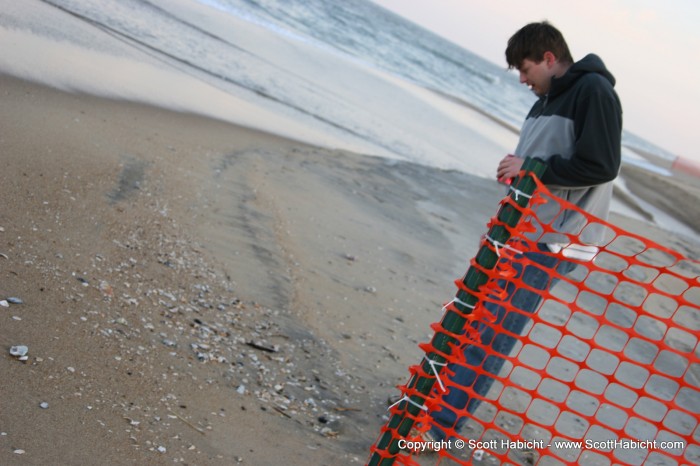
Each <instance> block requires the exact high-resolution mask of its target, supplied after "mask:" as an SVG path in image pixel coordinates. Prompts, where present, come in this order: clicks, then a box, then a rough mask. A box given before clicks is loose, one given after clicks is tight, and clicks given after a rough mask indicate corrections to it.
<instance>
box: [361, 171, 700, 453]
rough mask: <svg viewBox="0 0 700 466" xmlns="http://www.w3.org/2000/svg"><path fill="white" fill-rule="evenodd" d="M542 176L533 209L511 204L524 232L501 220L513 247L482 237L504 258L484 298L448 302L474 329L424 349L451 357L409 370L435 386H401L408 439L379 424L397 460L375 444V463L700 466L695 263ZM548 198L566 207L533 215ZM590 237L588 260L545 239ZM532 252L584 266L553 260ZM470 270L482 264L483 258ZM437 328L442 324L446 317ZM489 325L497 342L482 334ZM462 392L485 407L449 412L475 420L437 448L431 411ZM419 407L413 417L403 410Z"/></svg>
mask: <svg viewBox="0 0 700 466" xmlns="http://www.w3.org/2000/svg"><path fill="white" fill-rule="evenodd" d="M536 183H537V189H536V191H535V193H534V194H533V196H532V198H531V199H530V203H529V205H528V206H527V207H525V208H523V207H520V206H518V205H517V204H515V203H514V202H513V200H512V199H511V198H506V199H504V200H503V201H502V203H510V204H512V205H513V206H514V207H516V208H517V209H518V210H519V211H521V212H522V214H523V216H522V218H521V221H520V222H519V223H518V224H517V226H516V227H515V228H510V227H507V226H504V227H505V228H507V229H508V232H509V233H510V235H511V238H510V240H509V241H508V242H507V243H506V244H499V243H498V242H497V241H493V240H492V239H491V238H488V237H486V238H484V240H483V244H482V245H486V246H488V247H489V249H491V250H492V251H495V252H496V253H497V254H498V256H499V258H500V259H499V261H498V264H497V266H496V267H495V268H494V269H493V270H486V269H483V270H481V272H483V273H484V274H486V275H488V281H487V282H486V283H484V284H483V285H482V286H480V287H479V289H478V291H477V292H476V294H477V296H478V298H479V301H478V302H477V304H476V305H475V306H473V309H469V310H468V311H466V312H465V311H464V306H457V304H460V303H459V300H456V301H454V300H453V301H451V302H450V303H448V304H447V305H446V306H445V311H452V312H456V313H458V314H459V315H460V316H462V317H464V318H466V319H467V322H468V323H467V325H466V326H465V328H466V329H467V330H466V331H464V332H459V333H451V334H449V335H448V336H449V337H451V338H454V341H455V343H453V344H452V345H451V346H450V348H451V351H449V352H447V353H446V352H444V351H440V350H438V348H436V347H435V345H433V342H431V343H424V344H421V345H420V347H421V349H422V350H424V351H425V354H426V358H428V357H429V355H431V354H432V355H435V354H439V356H440V357H442V358H444V360H445V361H446V362H440V363H433V362H431V361H429V363H430V364H429V368H428V369H427V370H426V365H425V364H421V365H415V366H412V367H411V368H410V369H409V371H410V373H411V375H412V377H415V376H416V375H419V376H421V377H426V378H435V383H434V385H432V388H431V389H430V392H429V394H428V395H427V397H425V401H424V402H423V403H419V402H415V401H412V400H411V397H412V396H413V395H416V394H417V390H416V388H415V387H413V388H410V386H409V384H406V385H404V386H402V387H399V388H400V389H401V392H402V395H403V396H404V398H403V399H402V401H401V402H398V403H397V404H395V405H394V406H392V407H391V408H390V411H391V413H392V415H396V414H397V413H398V414H402V415H404V416H406V417H407V418H410V421H411V425H412V426H413V429H412V431H411V433H410V434H408V435H401V434H399V433H398V430H397V429H395V428H393V429H392V428H389V427H388V424H387V426H384V427H383V428H382V435H384V434H386V433H387V432H388V431H391V432H390V433H391V435H392V438H394V439H400V450H399V452H398V453H396V454H389V453H387V452H386V451H383V450H381V449H378V448H377V444H375V445H374V446H373V447H372V454H373V455H374V457H381V460H380V462H378V463H376V464H391V463H396V464H406V465H415V464H437V463H442V464H494V465H500V464H517V465H532V464H541V465H563V464H587V465H588V464H590V465H610V464H629V465H641V464H648V465H652V464H653V465H686V464H688V465H690V464H700V446H699V444H700V364H699V361H698V358H699V352H700V348H699V346H698V339H699V335H700V262H698V261H697V260H691V259H689V258H687V257H684V256H683V255H682V254H680V253H678V252H675V251H673V250H671V249H669V248H667V247H664V246H661V245H659V244H656V243H654V242H652V241H650V240H648V239H646V238H644V237H643V236H641V235H639V234H635V233H631V232H627V231H624V230H622V229H621V228H618V227H616V226H614V225H612V224H610V223H608V222H605V221H602V220H600V219H598V218H595V217H592V216H590V215H589V214H587V213H586V212H584V211H582V210H580V209H579V208H577V207H576V206H574V205H573V204H570V203H568V202H565V201H563V200H561V199H558V198H555V197H553V196H552V195H551V194H550V193H549V191H548V190H547V189H546V188H545V187H544V186H543V185H542V184H541V183H540V182H539V181H536ZM545 202H558V203H559V205H560V207H561V208H560V210H559V214H558V216H557V218H555V219H554V220H553V221H552V222H550V223H548V224H545V223H543V222H542V221H540V219H538V216H537V212H538V209H539V207H540V206H541V205H542V204H544V203H545ZM560 216H576V217H578V218H579V219H580V222H579V223H580V225H581V228H580V231H577V232H576V233H575V234H562V233H561V232H558V231H556V229H555V227H554V226H553V225H554V224H555V223H556V222H557V220H558V219H560V218H561V217H560ZM497 222H498V220H496V219H492V220H491V224H490V226H491V225H493V224H494V223H497ZM591 235H593V236H598V237H599V238H600V237H602V238H603V239H602V240H601V241H599V242H598V243H597V247H595V248H591V247H584V248H579V249H583V253H584V255H585V253H588V254H589V255H594V258H592V259H590V258H588V257H586V258H583V257H582V256H580V255H577V254H576V253H575V251H574V249H575V248H576V246H571V247H569V248H565V249H562V250H560V251H559V252H557V253H554V252H551V251H550V250H546V251H543V250H542V247H541V246H540V245H538V243H543V242H551V241H552V238H556V241H557V242H558V243H563V244H571V245H584V246H585V245H586V243H585V242H584V239H585V238H587V237H590V236H591ZM589 246H590V245H589ZM529 252H538V253H539V254H541V255H542V256H545V257H553V258H556V259H557V260H558V261H563V262H565V263H567V264H575V268H573V270H571V271H569V272H567V273H560V272H559V269H550V268H545V267H543V266H541V265H540V264H539V263H537V262H533V261H532V260H531V259H530V258H528V256H529V255H528V253H529ZM471 265H472V267H479V265H478V263H477V261H475V260H472V262H471ZM523 267H535V268H542V269H543V270H544V271H545V272H547V274H548V276H549V277H551V278H554V279H555V280H557V281H558V282H557V283H556V285H554V286H553V287H551V288H547V289H544V290H540V289H537V288H536V287H532V286H530V285H529V284H527V283H524V282H522V280H520V279H519V278H518V277H519V270H522V268H523ZM456 283H457V286H458V287H459V288H462V287H463V286H464V285H463V281H462V280H457V281H456ZM509 287H510V289H511V290H513V289H515V290H516V291H515V292H512V291H511V292H508V291H507V289H509ZM521 290H526V291H529V292H533V293H536V294H538V295H539V296H541V298H542V300H541V302H540V304H539V305H538V306H537V309H536V311H535V312H534V313H530V312H524V311H523V310H521V309H519V308H518V307H516V306H515V305H514V304H513V299H514V296H515V295H516V294H517V293H519V292H522V291H521ZM470 292H471V293H474V292H473V291H470ZM488 303H491V304H490V305H491V306H494V305H497V306H501V308H502V309H503V314H502V315H501V316H500V317H497V316H496V315H495V314H494V312H493V311H490V310H489V309H491V308H488V306H489V304H488ZM461 304H464V303H461ZM460 307H461V308H462V309H461V310H460ZM518 315H522V316H524V317H525V318H526V319H525V321H526V324H525V327H524V328H523V329H522V331H521V332H518V333H515V332H513V331H510V330H508V329H506V328H505V326H504V322H508V321H509V319H510V320H513V319H516V318H517V316H518ZM432 328H433V329H434V330H435V331H436V334H437V332H442V333H446V332H447V331H446V330H445V328H444V326H443V325H442V323H435V324H433V326H432ZM488 329H491V330H493V332H492V333H493V337H492V338H491V339H490V340H489V341H484V337H483V335H484V334H485V332H487V331H488ZM447 333H449V332H447ZM503 336H510V337H512V339H514V340H515V342H514V344H515V346H514V347H513V349H512V350H511V351H509V353H508V354H502V353H500V352H498V351H496V350H495V349H494V348H493V342H494V341H496V340H497V339H498V338H502V337H503ZM468 346H472V347H477V348H480V350H482V354H483V361H480V362H479V364H478V365H473V364H470V363H469V362H468V361H467V359H468V358H466V357H465V351H464V349H465V348H467V347H468ZM494 358H495V359H500V360H501V362H502V366H501V367H500V368H499V370H498V371H497V372H496V373H493V372H490V370H489V369H488V366H487V364H485V362H486V361H489V360H490V359H494ZM460 367H461V368H465V367H466V368H468V369H470V371H471V372H473V380H472V381H471V382H470V383H471V384H469V385H464V384H463V383H461V382H458V381H455V380H453V378H454V375H455V373H456V371H457V370H459V368H460ZM481 378H488V379H491V381H492V382H491V386H490V389H488V391H487V392H484V391H483V390H481V393H480V390H475V389H474V387H475V386H476V382H475V381H476V380H479V379H481ZM454 390H461V391H462V392H463V393H464V394H465V395H466V396H467V397H468V399H469V400H470V402H471V400H479V403H478V407H476V408H475V409H471V408H467V406H468V405H464V406H458V407H455V406H448V408H449V409H450V410H451V411H452V412H454V413H455V414H456V417H458V418H465V419H466V421H465V422H464V425H463V426H461V427H460V428H459V429H458V428H456V427H455V426H454V425H447V426H445V425H443V424H441V425H439V426H438V427H440V429H441V431H443V432H444V434H445V439H444V440H443V441H432V442H431V439H432V440H434V439H435V436H434V435H430V433H429V431H431V429H432V428H433V427H435V426H436V425H437V424H436V422H435V419H434V417H433V416H434V414H435V413H436V412H437V411H440V410H441V409H443V408H444V407H445V405H446V403H447V402H446V401H445V397H446V395H447V394H448V393H450V392H451V391H454ZM453 393H454V392H453ZM424 396H425V395H421V397H419V398H418V399H422V398H423V397H424ZM414 399H415V398H414ZM411 405H413V407H414V408H416V407H417V408H419V409H417V411H418V414H415V415H414V414H411V413H410V412H409V410H407V408H410V407H411ZM414 411H416V410H415V409H414ZM421 450H433V451H432V452H431V453H430V454H426V453H425V452H424V451H421ZM435 450H438V451H435ZM419 453H420V454H419Z"/></svg>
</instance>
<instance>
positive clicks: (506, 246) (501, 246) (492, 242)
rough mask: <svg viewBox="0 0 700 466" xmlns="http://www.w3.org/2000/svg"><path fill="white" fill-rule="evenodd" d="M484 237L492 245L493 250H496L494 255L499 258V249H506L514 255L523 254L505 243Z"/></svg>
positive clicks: (487, 236)
mask: <svg viewBox="0 0 700 466" xmlns="http://www.w3.org/2000/svg"><path fill="white" fill-rule="evenodd" d="M484 237H485V238H486V240H488V242H489V243H491V244H493V247H494V248H496V255H497V256H498V257H501V251H500V249H499V248H503V249H508V250H510V251H513V252H515V253H516V254H523V252H522V251H521V250H519V249H515V248H514V247H512V246H508V245H507V244H505V243H501V242H498V241H496V240H495V239H493V238H491V237H490V236H489V235H484Z"/></svg>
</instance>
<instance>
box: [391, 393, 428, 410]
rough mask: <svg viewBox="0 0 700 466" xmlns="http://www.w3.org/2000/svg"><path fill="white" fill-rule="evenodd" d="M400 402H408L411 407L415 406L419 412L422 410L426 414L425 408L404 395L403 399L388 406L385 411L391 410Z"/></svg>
mask: <svg viewBox="0 0 700 466" xmlns="http://www.w3.org/2000/svg"><path fill="white" fill-rule="evenodd" d="M402 401H408V402H409V403H411V404H412V405H413V406H415V407H416V408H418V409H421V410H423V411H425V412H428V408H426V407H425V406H423V405H419V404H418V403H416V402H415V401H413V400H412V399H410V398H409V397H408V395H404V396H403V398H401V399H400V400H399V401H397V402H396V403H394V404H393V405H391V406H389V407H388V408H387V409H386V410H387V411H390V410H391V408H393V407H394V406H396V405H397V404H399V403H401V402H402Z"/></svg>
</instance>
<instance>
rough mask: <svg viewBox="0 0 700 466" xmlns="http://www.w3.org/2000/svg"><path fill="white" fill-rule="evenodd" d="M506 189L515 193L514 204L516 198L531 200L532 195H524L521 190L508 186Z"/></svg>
mask: <svg viewBox="0 0 700 466" xmlns="http://www.w3.org/2000/svg"><path fill="white" fill-rule="evenodd" d="M508 189H509V190H510V191H512V192H513V193H515V201H516V202H517V201H518V196H523V197H526V198H528V199H532V194H526V193H524V192H522V191H521V190H519V189H516V188H514V187H513V186H512V185H511V186H509V187H508Z"/></svg>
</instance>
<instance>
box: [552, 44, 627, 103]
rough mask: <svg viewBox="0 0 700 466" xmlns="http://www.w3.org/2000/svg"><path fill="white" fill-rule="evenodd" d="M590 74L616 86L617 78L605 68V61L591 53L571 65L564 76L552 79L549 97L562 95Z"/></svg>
mask: <svg viewBox="0 0 700 466" xmlns="http://www.w3.org/2000/svg"><path fill="white" fill-rule="evenodd" d="M589 73H595V74H599V75H601V76H602V77H603V78H605V79H606V80H607V81H609V82H610V84H611V85H612V86H613V87H614V86H615V77H614V76H613V75H612V73H610V71H608V69H607V68H606V67H605V63H603V60H601V58H600V57H599V56H598V55H595V54H593V53H591V54H588V55H586V56H585V57H583V58H582V59H581V60H579V61H577V62H576V63H574V64H573V65H571V67H570V68H569V69H568V70H567V71H566V74H564V76H562V77H560V78H552V87H551V89H550V92H549V97H554V96H556V95H557V94H560V93H561V92H563V91H565V90H566V89H568V88H569V87H571V85H573V83H574V82H576V81H577V80H578V79H579V78H580V77H582V76H584V75H586V74H589Z"/></svg>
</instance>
